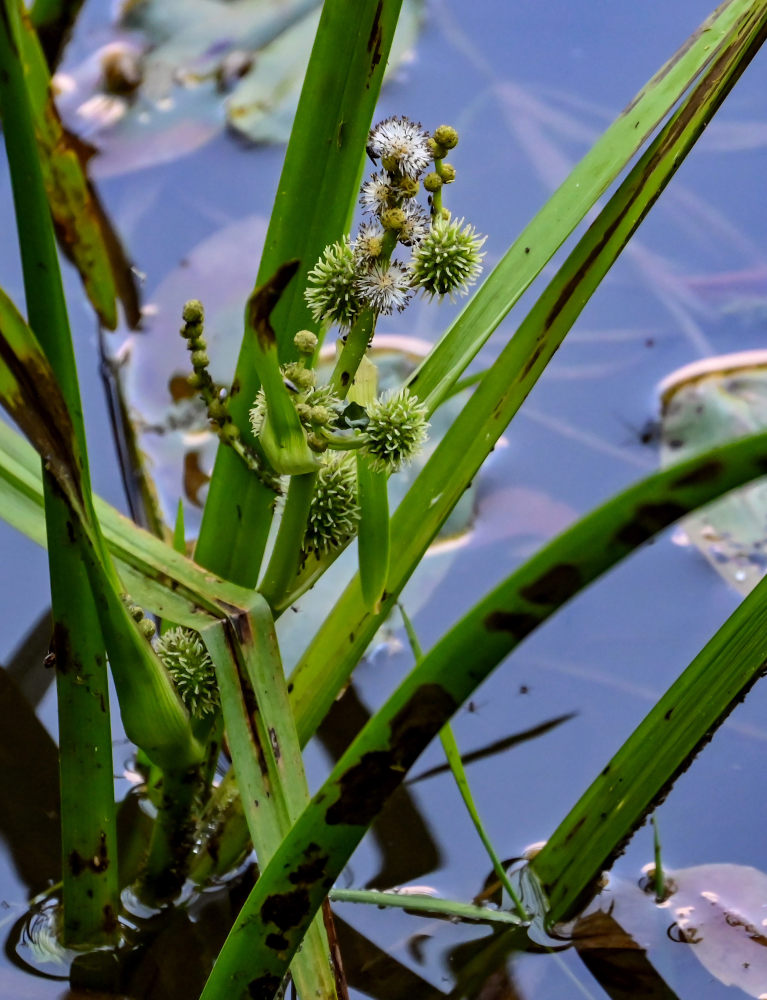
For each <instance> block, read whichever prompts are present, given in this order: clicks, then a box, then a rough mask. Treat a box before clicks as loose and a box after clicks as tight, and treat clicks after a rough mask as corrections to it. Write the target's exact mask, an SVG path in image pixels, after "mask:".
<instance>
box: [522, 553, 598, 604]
mask: <svg viewBox="0 0 767 1000" xmlns="http://www.w3.org/2000/svg"><path fill="white" fill-rule="evenodd" d="M582 586H583V574H582V573H581V571H580V569H579V568H578V567H577V566H576V565H574V564H573V563H560V564H559V565H558V566H552V568H551V569H549V570H546V572H545V573H543V574H542V575H541V576H539V577H538V579H537V580H533V582H532V583H528V584H527V585H526V586H525V587H523V588H522V589H521V590H520V595H521V596H522V597H523V598H524V599H525V600H526V601H530V603H531V604H547V605H552V606H558V605H560V604H563V603H564V602H565V601H566V600H567V599H568V598H569V597H572V596H573V594H576V593H577V592H578V591H579V590H580V588H581V587H582Z"/></svg>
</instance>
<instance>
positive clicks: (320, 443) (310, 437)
mask: <svg viewBox="0 0 767 1000" xmlns="http://www.w3.org/2000/svg"><path fill="white" fill-rule="evenodd" d="M306 440H307V442H308V444H309V447H310V448H311V449H312V451H316V452H319V453H320V454H321V453H322V452H323V451H327V449H328V443H327V441H326V440H325V438H324V437H322V435H320V434H314V433H311V434H307V436H306Z"/></svg>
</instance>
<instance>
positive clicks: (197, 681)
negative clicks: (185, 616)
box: [155, 628, 220, 719]
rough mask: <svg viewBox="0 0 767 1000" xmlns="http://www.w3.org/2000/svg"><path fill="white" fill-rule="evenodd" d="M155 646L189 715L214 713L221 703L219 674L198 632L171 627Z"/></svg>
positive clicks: (199, 715)
mask: <svg viewBox="0 0 767 1000" xmlns="http://www.w3.org/2000/svg"><path fill="white" fill-rule="evenodd" d="M155 648H156V650H157V655H158V656H159V657H160V659H161V660H162V662H163V663H164V664H165V667H166V669H167V671H168V673H169V674H170V676H171V679H172V680H173V683H174V684H175V686H176V690H177V691H178V693H179V696H180V697H181V700H182V701H183V702H184V704H185V705H186V707H187V709H188V711H189V714H190V715H191V716H193V717H194V718H198V719H199V718H203V717H204V716H206V715H212V714H213V713H214V712H215V711H216V710H217V709H218V707H219V704H220V701H219V696H218V687H217V686H216V674H215V670H214V668H213V661H212V660H211V658H210V656H209V655H208V651H207V650H206V648H205V646H204V644H203V642H202V639H201V638H200V637H199V635H198V634H197V633H196V632H193V631H192V630H191V629H188V628H172V629H169V630H168V631H167V632H165V633H164V634H163V635H161V636H160V638H159V639H158V640H157V645H156V647H155Z"/></svg>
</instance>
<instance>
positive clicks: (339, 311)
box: [304, 242, 361, 327]
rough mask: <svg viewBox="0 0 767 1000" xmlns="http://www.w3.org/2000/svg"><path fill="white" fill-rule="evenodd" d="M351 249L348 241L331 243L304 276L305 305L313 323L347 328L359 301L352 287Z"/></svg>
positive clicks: (357, 311) (350, 323)
mask: <svg viewBox="0 0 767 1000" xmlns="http://www.w3.org/2000/svg"><path fill="white" fill-rule="evenodd" d="M354 281H355V269H354V251H353V250H352V248H351V244H349V243H348V242H344V243H331V245H330V246H327V247H325V249H324V251H323V253H322V256H321V257H320V259H319V260H318V261H317V263H316V264H315V265H314V267H313V268H312V270H311V271H310V272H309V274H308V275H307V282H308V285H309V287H308V288H307V289H306V291H305V292H304V298H305V299H306V304H307V305H308V306H309V309H310V310H311V313H312V316H313V318H314V320H315V322H317V323H321V322H325V321H329V322H331V323H336V324H337V325H338V326H340V327H351V326H352V324H353V323H354V320H355V319H356V318H357V314H358V313H359V311H360V309H361V304H360V302H359V300H358V298H357V294H356V292H355V287H354Z"/></svg>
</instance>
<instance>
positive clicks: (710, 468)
mask: <svg viewBox="0 0 767 1000" xmlns="http://www.w3.org/2000/svg"><path fill="white" fill-rule="evenodd" d="M724 471H725V466H724V463H723V462H719V461H717V460H716V459H712V460H711V461H710V462H705V463H704V464H703V465H699V466H698V467H697V469H691V470H690V471H689V472H685V473H683V475H681V476H680V477H679V478H678V479H675V480H674V481H673V482H672V483H671V484H670V486H671V489H672V490H677V489H684V488H685V487H686V486H703V485H705V484H706V483H714V482H716V480H717V479H718V478H719V477H720V476H721V475H722V473H723V472H724Z"/></svg>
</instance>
